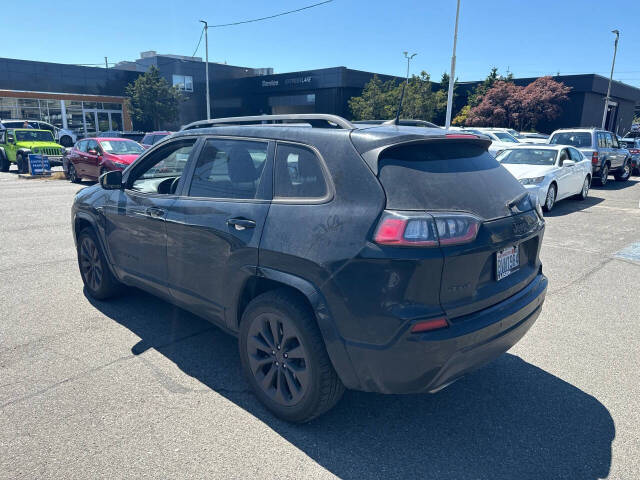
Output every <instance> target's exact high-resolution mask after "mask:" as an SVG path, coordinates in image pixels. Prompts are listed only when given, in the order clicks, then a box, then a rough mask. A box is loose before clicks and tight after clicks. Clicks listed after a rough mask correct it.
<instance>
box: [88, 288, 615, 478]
mask: <svg viewBox="0 0 640 480" xmlns="http://www.w3.org/2000/svg"><path fill="white" fill-rule="evenodd" d="M89 301H90V302H91V303H92V304H93V305H94V306H95V307H96V308H97V309H98V310H100V311H101V312H103V313H104V314H105V315H106V316H108V317H110V318H112V319H113V320H115V321H116V322H118V323H119V324H121V325H122V326H124V327H125V328H127V329H129V330H130V331H131V332H133V333H134V334H135V335H136V336H138V337H140V339H141V340H140V341H139V342H138V343H136V344H135V345H132V349H131V351H132V353H133V354H135V355H140V354H143V353H144V352H145V351H146V350H148V349H151V348H153V349H155V350H156V351H157V352H159V353H160V354H162V355H164V356H165V357H166V358H167V359H169V360H170V361H171V362H173V363H174V364H175V365H176V366H177V367H178V368H180V369H181V370H182V371H183V372H184V373H186V374H187V375H190V376H192V377H194V378H196V379H197V380H199V381H200V382H202V383H203V384H204V385H206V386H207V387H208V388H210V389H212V390H213V391H215V392H217V393H219V394H220V395H223V396H225V397H226V398H228V399H229V400H231V401H232V402H234V403H235V404H236V405H238V406H240V407H241V408H243V409H245V410H246V411H248V412H249V413H251V414H252V415H254V416H255V417H256V418H258V419H260V420H261V421H262V422H264V423H265V424H267V425H268V426H269V427H270V428H271V429H273V430H274V431H276V432H277V433H278V434H280V435H281V436H282V437H283V438H285V439H286V440H287V441H289V442H290V443H291V444H292V445H294V446H295V447H297V448H299V449H300V450H301V451H303V452H304V453H305V454H307V455H308V456H309V457H310V458H311V459H313V460H314V461H315V462H317V463H318V464H319V465H321V466H322V467H324V468H326V469H327V470H328V471H330V472H332V473H333V474H335V475H337V476H338V477H341V478H348V479H361V478H385V479H386V478H438V479H460V478H476V479H492V480H497V479H504V480H507V479H509V480H512V479H519V480H523V479H542V478H576V479H578V478H579V479H581V480H586V479H597V478H604V477H607V476H608V474H609V469H610V465H611V443H612V441H613V439H614V437H615V426H614V422H613V419H612V418H611V415H610V414H609V412H608V410H607V409H606V408H605V407H604V406H603V405H602V404H601V403H600V402H599V401H598V400H596V399H595V398H594V397H592V396H591V395H589V394H587V393H585V392H583V391H581V390H580V389H578V388H576V387H574V386H572V385H571V384H569V383H567V382H565V381H563V380H561V379H560V378H558V377H555V376H554V375H551V374H549V373H547V372H545V371H544V370H542V369H540V368H538V367H536V366H534V365H532V364H530V363H527V362H525V361H523V360H522V359H521V358H519V357H517V356H515V355H511V354H504V355H502V356H501V357H500V358H498V359H497V360H496V361H494V362H493V363H491V364H490V365H488V366H486V367H484V368H482V369H481V370H479V371H477V372H475V373H473V374H470V375H468V376H467V377H465V378H463V379H461V380H459V381H458V382H456V383H455V384H453V385H451V386H450V387H448V388H447V389H445V390H443V391H441V392H439V393H437V394H434V395H428V394H425V395H378V394H372V393H362V392H351V391H348V392H346V393H345V395H344V397H343V399H342V400H341V402H340V403H338V405H337V406H336V407H335V408H334V409H333V410H331V411H330V412H328V413H326V414H325V415H323V416H322V417H320V418H318V419H316V420H314V421H312V422H310V423H308V424H304V425H293V424H289V423H287V422H284V421H281V420H279V419H277V418H275V417H274V416H273V415H272V414H271V413H270V412H269V411H267V410H266V409H265V408H264V407H263V406H262V405H261V404H260V403H259V402H258V400H257V399H256V397H255V396H254V395H253V394H251V393H250V391H249V390H248V384H247V383H246V382H245V380H244V378H243V377H242V372H241V369H240V362H239V358H238V353H237V341H236V340H235V339H234V338H233V337H231V336H229V335H227V334H225V333H223V332H222V331H221V330H220V329H218V328H217V327H215V326H213V325H212V324H210V323H208V322H207V321H206V320H203V319H200V318H198V317H196V316H194V315H191V314H189V313H187V312H185V311H184V310H181V309H179V308H176V307H174V306H172V305H170V304H168V303H165V302H163V301H161V300H158V299H156V298H154V297H152V296H150V295H147V294H145V293H142V292H139V291H137V290H132V291H131V293H128V294H126V295H125V296H123V297H121V298H119V299H114V300H112V301H110V302H98V301H95V300H92V299H89ZM157 375H160V373H157ZM159 381H160V382H161V383H162V384H165V387H166V388H169V389H171V385H172V382H173V384H174V386H175V380H170V379H168V378H167V379H166V381H163V380H162V379H159ZM181 388H182V387H180V388H178V389H175V388H174V389H171V390H172V391H174V392H175V391H181ZM211 428H212V429H215V425H212V426H211ZM236 433H237V434H238V435H242V434H243V433H242V432H236ZM247 454H248V455H254V456H255V455H260V453H259V452H247ZM273 473H274V475H273V476H274V477H277V476H278V472H273Z"/></svg>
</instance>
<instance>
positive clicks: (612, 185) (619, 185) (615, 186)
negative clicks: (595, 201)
mask: <svg viewBox="0 0 640 480" xmlns="http://www.w3.org/2000/svg"><path fill="white" fill-rule="evenodd" d="M638 182H640V178H630V179H629V180H627V181H626V182H616V181H615V180H614V179H613V178H611V177H610V178H609V181H608V182H607V184H606V185H604V186H603V185H600V182H599V180H597V179H594V181H593V182H592V183H591V188H592V189H595V190H622V189H625V188H629V187H633V186H634V185H635V184H636V183H638Z"/></svg>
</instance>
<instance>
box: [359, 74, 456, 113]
mask: <svg viewBox="0 0 640 480" xmlns="http://www.w3.org/2000/svg"><path fill="white" fill-rule="evenodd" d="M403 88H404V89H405V92H404V98H403V101H402V112H401V117H402V118H415V119H420V120H427V121H433V120H434V119H435V118H438V117H439V116H442V118H444V112H445V111H446V108H447V105H446V101H447V94H446V91H444V96H443V92H442V91H441V90H436V91H435V92H434V91H433V84H432V83H431V77H430V76H429V74H428V73H427V72H425V71H422V72H420V75H419V76H417V75H413V76H411V78H410V79H409V82H408V84H407V83H406V82H398V81H396V80H388V81H387V82H382V81H381V80H380V78H379V77H378V76H377V75H374V76H373V78H372V79H371V80H370V81H369V82H368V83H367V84H366V85H365V87H364V90H363V91H362V95H361V96H359V97H352V98H351V99H350V100H349V108H350V109H351V113H352V115H353V118H354V119H355V120H379V119H391V118H394V117H395V116H396V113H397V110H398V104H399V102H400V96H401V95H402V89H403ZM443 102H444V103H443Z"/></svg>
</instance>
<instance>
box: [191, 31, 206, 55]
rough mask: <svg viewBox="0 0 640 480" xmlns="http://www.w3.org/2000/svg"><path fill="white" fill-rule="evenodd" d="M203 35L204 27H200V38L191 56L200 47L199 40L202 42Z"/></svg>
mask: <svg viewBox="0 0 640 480" xmlns="http://www.w3.org/2000/svg"><path fill="white" fill-rule="evenodd" d="M203 35H204V27H202V31H201V32H200V40H198V45H196V49H195V50H194V51H193V55H191V56H192V57H195V56H196V52H197V51H198V49H199V48H200V42H202V36H203Z"/></svg>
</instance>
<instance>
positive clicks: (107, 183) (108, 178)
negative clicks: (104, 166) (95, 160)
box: [100, 170, 123, 190]
mask: <svg viewBox="0 0 640 480" xmlns="http://www.w3.org/2000/svg"><path fill="white" fill-rule="evenodd" d="M100 186H101V187H102V188H104V189H105V190H122V188H123V185H122V172H121V171H120V170H112V171H110V172H107V173H103V174H102V175H100Z"/></svg>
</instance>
